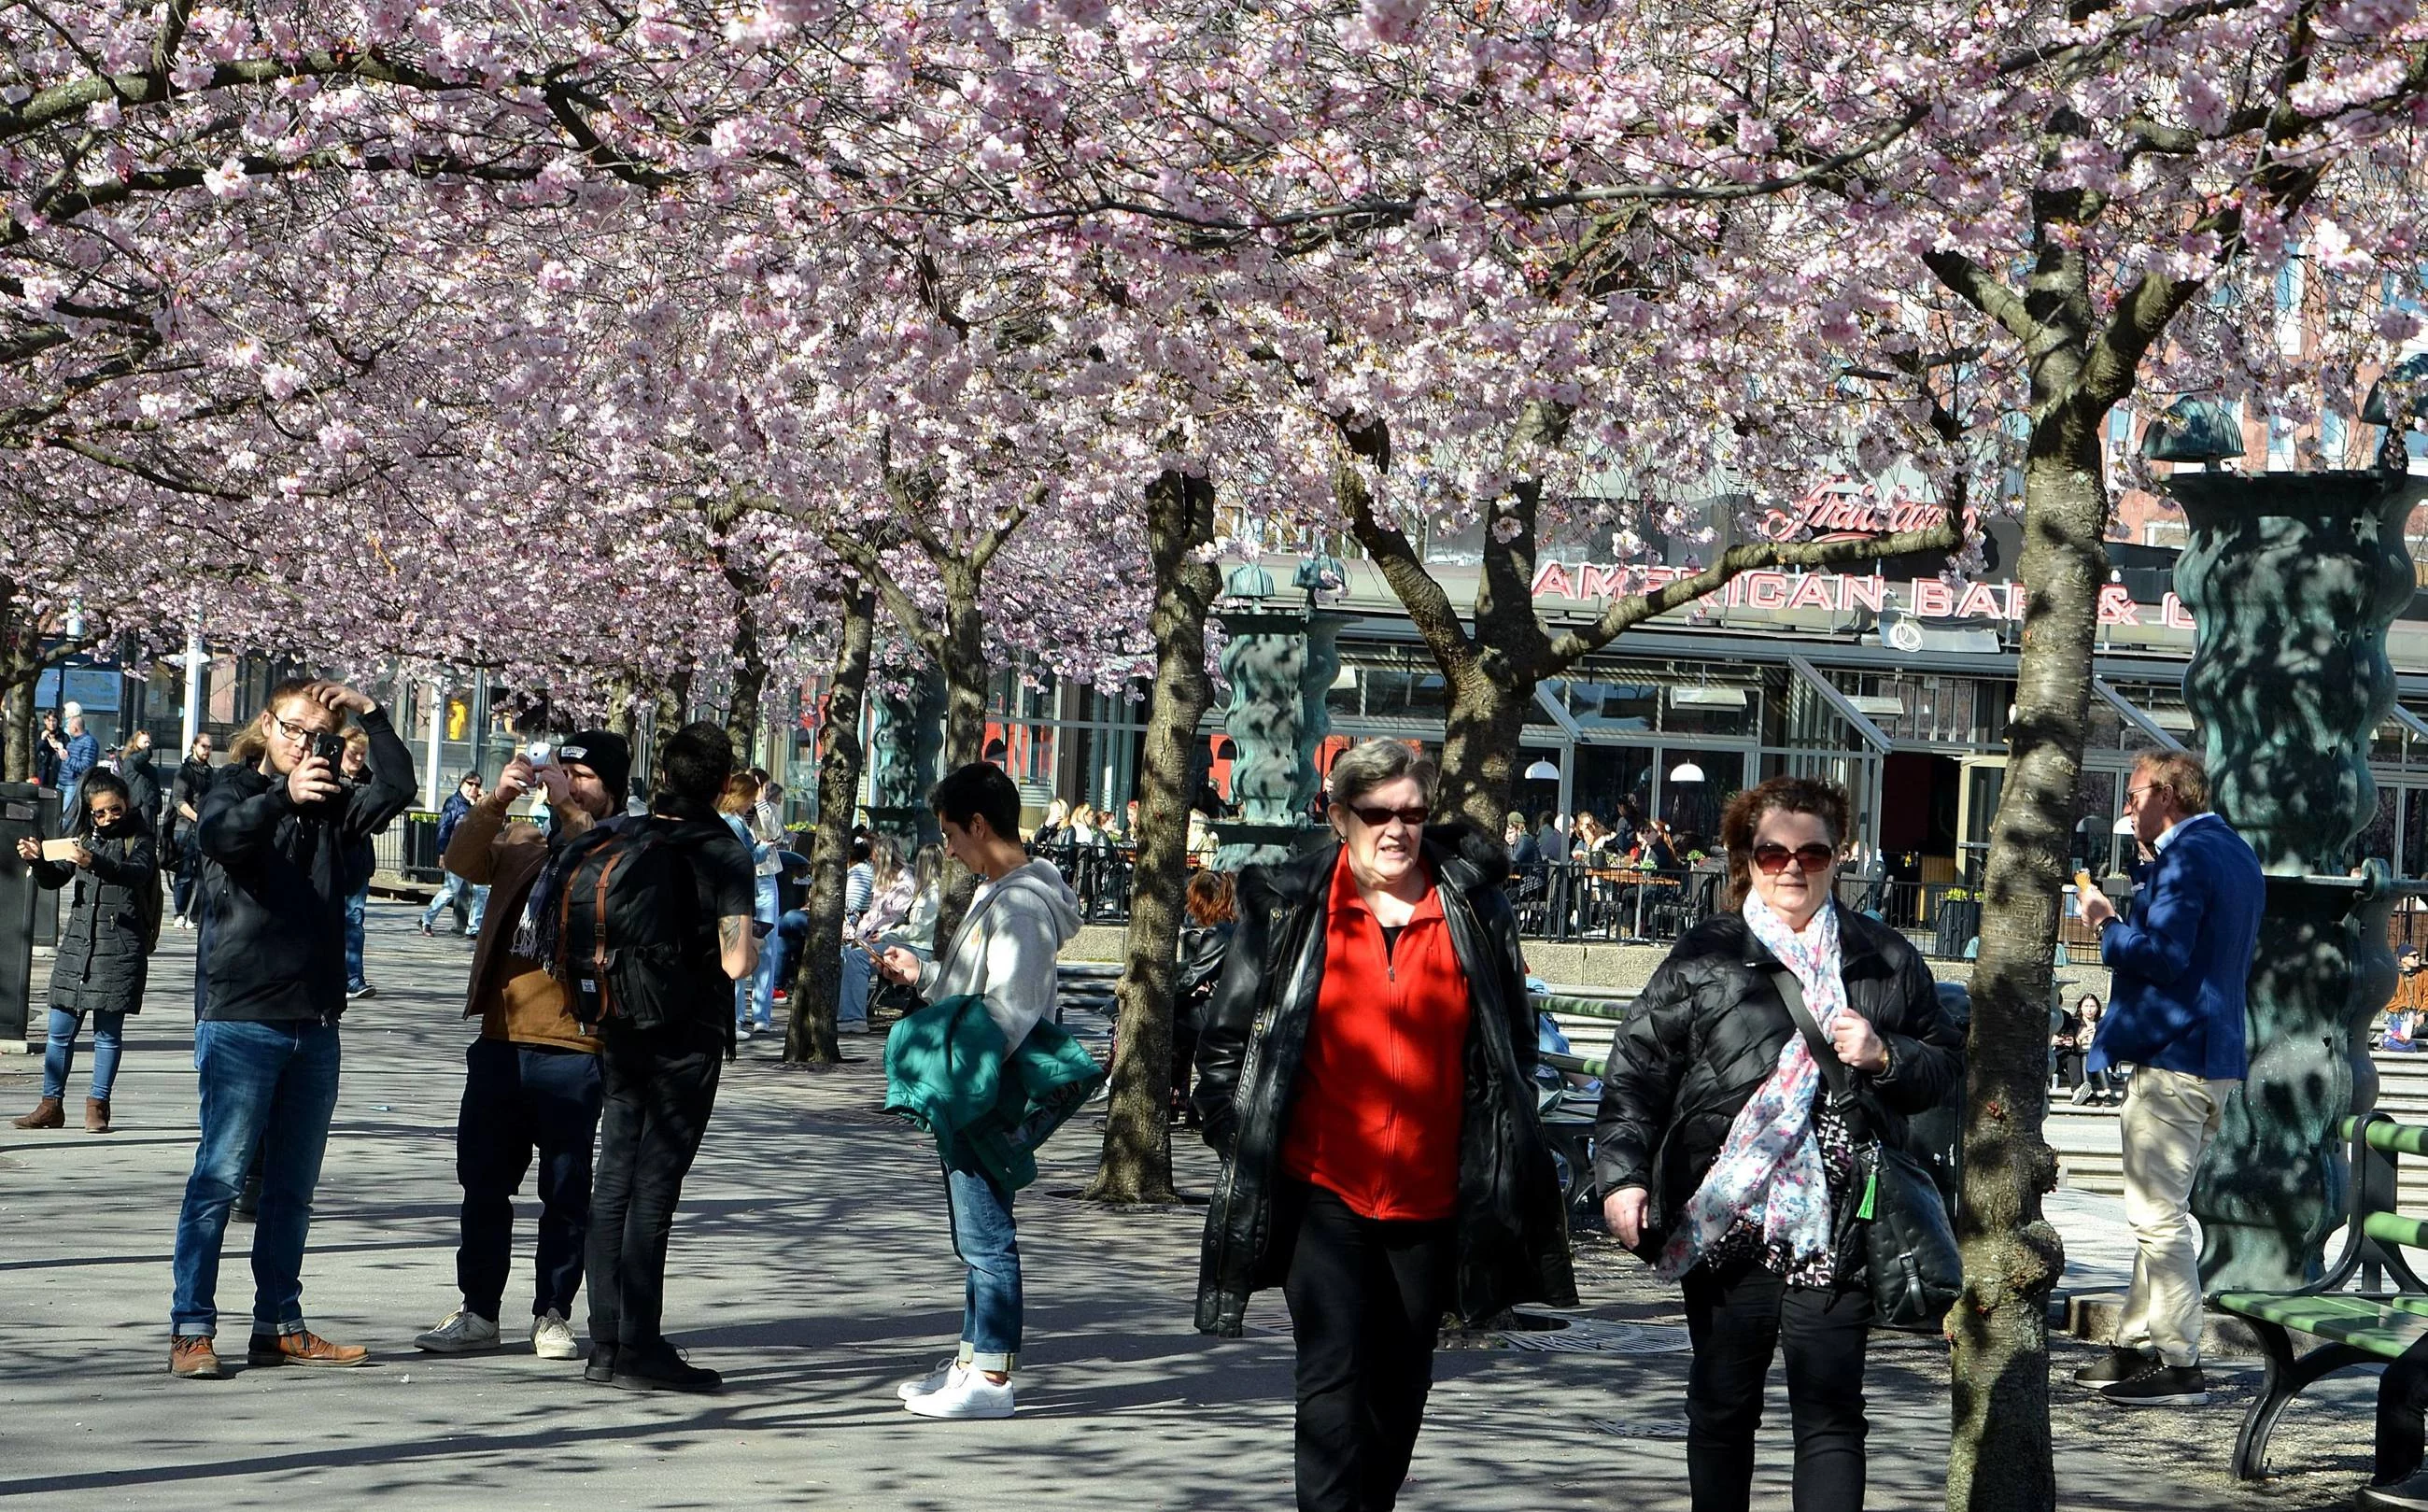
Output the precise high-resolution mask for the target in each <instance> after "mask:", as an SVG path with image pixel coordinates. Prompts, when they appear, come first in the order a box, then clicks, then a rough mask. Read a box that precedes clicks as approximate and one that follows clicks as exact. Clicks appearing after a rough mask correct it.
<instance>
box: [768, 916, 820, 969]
mask: <svg viewBox="0 0 2428 1512" xmlns="http://www.w3.org/2000/svg"><path fill="white" fill-rule="evenodd" d="M809 937H810V916H809V914H808V913H807V912H805V911H803V910H800V909H791V910H788V911H786V912H785V913H784V915H783V916H782V917H781V918H779V919H778V920H777V921H776V932H775V933H773V934H770V935H769V936H767V938H766V939H765V941H763V947H764V948H765V950H766V952H767V953H768V954H769V955H771V956H774V957H775V958H776V985H777V986H779V987H783V988H790V986H791V985H792V981H793V964H794V962H795V961H797V960H799V958H800V954H801V942H802V941H804V940H806V939H808V938H809Z"/></svg>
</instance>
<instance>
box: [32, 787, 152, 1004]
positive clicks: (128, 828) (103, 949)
mask: <svg viewBox="0 0 2428 1512" xmlns="http://www.w3.org/2000/svg"><path fill="white" fill-rule="evenodd" d="M84 844H85V849H87V850H88V851H90V852H91V854H92V865H91V867H90V869H89V870H88V869H86V868H84V867H80V866H70V865H66V864H63V863H58V862H49V861H38V862H34V863H30V869H31V870H32V872H33V874H34V879H35V880H36V881H38V882H40V883H41V885H42V886H44V887H54V888H56V887H64V888H67V889H68V890H69V891H68V908H67V916H66V917H65V918H63V919H61V920H60V921H59V943H58V953H57V955H56V956H54V957H53V958H52V961H51V1006H52V1007H53V1008H63V1009H65V1010H67V1011H69V1012H71V1013H75V1014H78V1015H82V1014H85V1013H133V1012H137V1011H140V1010H141V1008H142V1007H143V978H144V975H145V971H146V960H147V958H148V957H149V955H150V953H151V951H150V947H149V938H150V933H151V931H150V929H149V928H148V927H147V923H146V920H145V918H144V910H145V907H146V903H145V898H146V897H147V896H148V897H149V898H150V899H151V900H152V905H153V906H156V905H157V902H158V898H159V896H160V883H159V873H158V872H157V871H156V869H155V868H154V865H153V861H152V837H151V835H150V833H149V832H147V831H146V830H144V829H143V826H142V824H141V822H140V821H139V820H138V819H136V818H135V817H134V816H133V815H132V814H130V815H128V816H127V818H126V819H125V820H124V821H123V822H122V823H121V824H120V825H119V827H118V830H117V831H116V832H113V833H107V834H100V833H96V834H90V835H87V836H86V837H85V842H84Z"/></svg>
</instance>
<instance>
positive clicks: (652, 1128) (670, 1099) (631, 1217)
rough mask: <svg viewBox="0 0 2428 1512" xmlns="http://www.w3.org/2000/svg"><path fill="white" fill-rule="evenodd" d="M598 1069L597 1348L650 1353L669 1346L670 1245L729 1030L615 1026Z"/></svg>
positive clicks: (603, 1036)
mask: <svg viewBox="0 0 2428 1512" xmlns="http://www.w3.org/2000/svg"><path fill="white" fill-rule="evenodd" d="M718 1006H719V1007H720V1008H722V1007H724V1005H723V1004H719V1005H718ZM724 1069H725V1033H724V1029H723V1027H722V1025H721V1024H706V1023H703V1024H686V1025H680V1026H674V1027H666V1028H658V1029H633V1028H629V1027H624V1026H622V1025H620V1024H617V1023H615V1021H613V1020H610V1021H609V1022H608V1023H606V1024H604V1025H602V1026H600V1036H599V1070H600V1072H601V1073H602V1075H603V1079H604V1081H605V1084H606V1109H605V1111H604V1112H603V1113H602V1114H601V1115H600V1117H599V1172H598V1179H597V1180H596V1182H595V1183H594V1184H593V1187H592V1191H591V1199H590V1242H589V1271H590V1338H591V1341H592V1342H593V1343H600V1344H619V1345H622V1346H623V1347H625V1348H627V1349H646V1348H650V1347H653V1346H655V1345H657V1344H659V1343H661V1342H662V1341H663V1340H664V1334H663V1332H662V1331H661V1330H662V1325H663V1323H664V1318H665V1310H666V1239H667V1236H668V1235H670V1234H671V1233H673V1231H674V1226H675V1204H676V1203H677V1202H679V1201H680V1200H681V1197H682V1183H683V1176H684V1175H686V1174H688V1173H689V1172H690V1170H691V1162H692V1159H693V1157H695V1156H697V1154H698V1153H699V1142H700V1138H701V1136H702V1135H704V1134H706V1133H707V1132H708V1115H709V1113H710V1111H711V1110H712V1109H714V1108H715V1106H716V1081H717V1077H718V1076H719V1075H720V1074H721V1073H722V1072H723V1071H724Z"/></svg>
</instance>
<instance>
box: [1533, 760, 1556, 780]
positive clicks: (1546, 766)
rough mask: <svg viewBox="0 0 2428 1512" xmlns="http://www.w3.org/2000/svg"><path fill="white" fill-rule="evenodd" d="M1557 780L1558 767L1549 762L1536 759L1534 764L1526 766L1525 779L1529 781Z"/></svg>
mask: <svg viewBox="0 0 2428 1512" xmlns="http://www.w3.org/2000/svg"><path fill="white" fill-rule="evenodd" d="M1559 780H1560V769H1559V768H1558V767H1556V766H1554V765H1552V764H1550V762H1547V761H1543V760H1540V759H1537V760H1536V761H1535V763H1534V765H1532V766H1529V767H1527V768H1526V781H1529V782H1556V781H1559Z"/></svg>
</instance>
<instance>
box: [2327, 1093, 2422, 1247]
mask: <svg viewBox="0 0 2428 1512" xmlns="http://www.w3.org/2000/svg"><path fill="white" fill-rule="evenodd" d="M2359 1122H2360V1120H2359V1119H2357V1118H2347V1119H2345V1120H2344V1121H2343V1125H2342V1129H2343V1137H2344V1138H2345V1139H2351V1138H2352V1137H2353V1128H2354V1126H2355V1125H2357V1124H2358V1123H2359ZM2368 1137H2369V1146H2370V1148H2371V1149H2373V1150H2384V1151H2386V1152H2387V1153H2388V1154H2390V1155H2428V1128H2422V1127H2420V1126H2419V1125H2417V1124H2397V1123H2392V1122H2390V1121H2388V1120H2386V1119H2378V1120H2376V1121H2375V1122H2373V1123H2371V1125H2370V1126H2369V1136H2368ZM2406 1242H2407V1241H2406Z"/></svg>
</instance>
